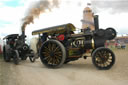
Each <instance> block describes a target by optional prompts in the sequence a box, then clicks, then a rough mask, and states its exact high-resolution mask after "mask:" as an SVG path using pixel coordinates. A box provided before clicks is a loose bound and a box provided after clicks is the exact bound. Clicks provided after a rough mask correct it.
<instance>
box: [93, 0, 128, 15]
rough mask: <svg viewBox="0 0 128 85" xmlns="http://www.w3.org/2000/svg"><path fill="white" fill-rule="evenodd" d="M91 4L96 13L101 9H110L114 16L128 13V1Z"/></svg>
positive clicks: (106, 1) (103, 0) (111, 0)
mask: <svg viewBox="0 0 128 85" xmlns="http://www.w3.org/2000/svg"><path fill="white" fill-rule="evenodd" d="M91 4H92V7H93V9H94V11H95V12H100V10H101V9H103V10H108V9H110V10H111V11H110V13H112V14H113V13H124V12H128V10H127V9H128V0H92V1H91Z"/></svg>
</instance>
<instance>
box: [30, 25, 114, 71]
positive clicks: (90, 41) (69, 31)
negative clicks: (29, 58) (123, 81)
mask: <svg viewBox="0 0 128 85" xmlns="http://www.w3.org/2000/svg"><path fill="white" fill-rule="evenodd" d="M95 28H96V30H94V31H91V30H90V29H89V28H88V29H86V30H82V32H81V33H78V34H75V33H74V30H75V27H74V25H73V24H71V23H68V24H64V25H59V26H55V27H49V28H45V29H40V30H36V31H33V32H32V35H37V34H38V35H39V37H40V39H42V40H41V41H42V45H41V47H40V48H39V49H40V51H39V55H40V59H41V62H42V63H43V64H44V65H45V66H47V67H49V68H58V67H61V66H62V65H63V64H64V63H65V64H66V63H68V62H70V61H74V60H77V59H79V58H81V57H84V58H85V59H86V57H87V56H84V54H86V53H87V52H88V50H90V51H91V52H90V53H91V57H92V62H93V64H94V66H96V67H97V68H98V69H110V68H111V67H112V66H113V64H114V63H115V55H114V53H113V52H112V51H111V50H110V49H109V48H105V47H104V44H105V42H106V40H112V39H114V38H115V37H116V31H115V30H114V29H113V28H107V29H99V28H98V26H96V25H95Z"/></svg>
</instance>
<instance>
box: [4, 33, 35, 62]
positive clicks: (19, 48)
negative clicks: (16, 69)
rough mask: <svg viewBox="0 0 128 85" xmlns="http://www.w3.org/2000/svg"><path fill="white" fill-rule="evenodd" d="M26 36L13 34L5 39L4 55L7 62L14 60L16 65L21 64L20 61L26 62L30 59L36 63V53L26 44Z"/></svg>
mask: <svg viewBox="0 0 128 85" xmlns="http://www.w3.org/2000/svg"><path fill="white" fill-rule="evenodd" d="M25 37H26V36H25V35H23V34H22V35H21V36H19V35H18V34H11V35H8V36H6V37H5V38H4V40H6V43H5V45H4V46H3V55H4V60H5V61H6V62H10V60H11V59H13V61H14V63H15V64H19V61H20V59H21V60H26V59H27V57H29V59H30V61H31V62H34V61H35V57H34V52H33V50H31V49H30V48H29V46H28V45H27V44H26V43H25Z"/></svg>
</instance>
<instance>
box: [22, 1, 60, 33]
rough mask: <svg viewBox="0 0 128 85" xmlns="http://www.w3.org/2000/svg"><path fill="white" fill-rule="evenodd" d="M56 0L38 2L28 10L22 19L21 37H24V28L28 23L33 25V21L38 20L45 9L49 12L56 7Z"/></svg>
mask: <svg viewBox="0 0 128 85" xmlns="http://www.w3.org/2000/svg"><path fill="white" fill-rule="evenodd" d="M58 4H59V2H58V0H40V1H38V2H36V3H35V4H34V5H33V6H32V7H31V8H30V9H29V10H28V13H27V15H26V16H25V17H24V18H23V20H22V21H23V24H22V27H21V30H22V35H25V28H26V26H27V25H29V24H30V23H34V19H35V18H38V17H39V15H40V14H41V13H44V12H45V10H46V9H48V10H50V11H51V9H52V8H54V7H58Z"/></svg>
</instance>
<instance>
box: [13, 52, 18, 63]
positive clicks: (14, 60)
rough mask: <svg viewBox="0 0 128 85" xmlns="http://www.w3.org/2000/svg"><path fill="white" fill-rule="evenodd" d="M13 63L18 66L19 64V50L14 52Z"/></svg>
mask: <svg viewBox="0 0 128 85" xmlns="http://www.w3.org/2000/svg"><path fill="white" fill-rule="evenodd" d="M13 62H14V64H16V65H18V64H19V53H18V50H14V52H13Z"/></svg>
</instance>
